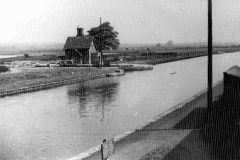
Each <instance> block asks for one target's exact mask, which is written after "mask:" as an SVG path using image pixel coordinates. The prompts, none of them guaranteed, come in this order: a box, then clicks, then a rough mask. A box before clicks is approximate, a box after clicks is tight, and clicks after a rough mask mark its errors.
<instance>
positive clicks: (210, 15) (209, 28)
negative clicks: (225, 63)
mask: <svg viewBox="0 0 240 160" xmlns="http://www.w3.org/2000/svg"><path fill="white" fill-rule="evenodd" d="M212 52H213V49H212V0H208V97H207V99H208V100H207V105H208V110H209V109H211V108H212Z"/></svg>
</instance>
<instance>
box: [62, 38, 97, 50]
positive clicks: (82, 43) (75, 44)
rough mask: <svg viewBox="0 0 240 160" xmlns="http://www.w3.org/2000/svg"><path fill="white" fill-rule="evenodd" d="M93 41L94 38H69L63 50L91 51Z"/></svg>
mask: <svg viewBox="0 0 240 160" xmlns="http://www.w3.org/2000/svg"><path fill="white" fill-rule="evenodd" d="M93 39H94V38H93V37H92V36H84V37H68V38H67V40H66V43H65V45H64V47H63V49H83V48H85V49H89V48H90V46H91V43H92V42H93Z"/></svg>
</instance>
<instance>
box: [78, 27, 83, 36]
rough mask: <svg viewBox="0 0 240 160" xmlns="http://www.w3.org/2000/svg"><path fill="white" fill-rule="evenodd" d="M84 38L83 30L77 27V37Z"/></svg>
mask: <svg viewBox="0 0 240 160" xmlns="http://www.w3.org/2000/svg"><path fill="white" fill-rule="evenodd" d="M83 36H84V34H83V28H79V27H77V37H83Z"/></svg>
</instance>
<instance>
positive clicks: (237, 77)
mask: <svg viewBox="0 0 240 160" xmlns="http://www.w3.org/2000/svg"><path fill="white" fill-rule="evenodd" d="M223 74H224V95H226V96H231V97H235V98H236V97H238V98H239V97H240V67H238V66H233V67H231V68H230V69H228V70H227V71H226V72H224V73H223Z"/></svg>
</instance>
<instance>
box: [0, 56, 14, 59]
mask: <svg viewBox="0 0 240 160" xmlns="http://www.w3.org/2000/svg"><path fill="white" fill-rule="evenodd" d="M13 57H18V55H0V59H2V58H13Z"/></svg>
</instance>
